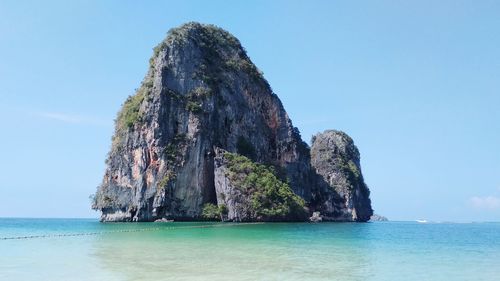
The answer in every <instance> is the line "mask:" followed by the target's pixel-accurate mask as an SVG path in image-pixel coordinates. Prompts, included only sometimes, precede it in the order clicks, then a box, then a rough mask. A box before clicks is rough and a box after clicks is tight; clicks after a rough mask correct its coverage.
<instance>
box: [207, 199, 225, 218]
mask: <svg viewBox="0 0 500 281" xmlns="http://www.w3.org/2000/svg"><path fill="white" fill-rule="evenodd" d="M226 215H227V207H226V205H224V204H221V205H219V206H217V205H215V204H212V203H207V204H205V205H203V210H202V212H201V216H202V217H203V218H204V219H206V220H221V221H224V216H226Z"/></svg>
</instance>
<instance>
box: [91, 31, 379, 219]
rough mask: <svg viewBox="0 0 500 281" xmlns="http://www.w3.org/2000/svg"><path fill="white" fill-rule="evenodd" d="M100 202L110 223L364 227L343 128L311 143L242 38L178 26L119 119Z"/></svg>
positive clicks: (362, 193)
mask: <svg viewBox="0 0 500 281" xmlns="http://www.w3.org/2000/svg"><path fill="white" fill-rule="evenodd" d="M106 165H107V166H106V172H105V175H104V179H103V181H102V184H101V185H100V186H99V187H98V189H97V192H96V194H95V196H94V200H93V205H92V207H93V208H94V209H96V210H99V211H101V213H102V215H101V220H102V221H155V220H157V219H162V218H165V219H169V220H170V219H175V220H176V221H179V220H202V219H211V220H230V221H307V220H308V218H309V217H310V216H311V215H312V214H313V213H314V212H319V213H320V214H321V219H322V220H329V221H360V222H363V221H368V220H369V219H370V216H371V215H372V213H373V211H372V208H371V201H370V198H369V194H370V192H369V190H368V187H367V186H366V184H365V183H364V180H363V176H362V174H361V167H360V163H359V152H358V149H357V148H356V146H355V145H354V142H353V141H352V139H351V138H350V137H349V136H347V135H346V134H345V133H343V132H340V131H335V130H328V131H325V132H324V133H320V134H317V135H316V136H315V137H314V138H313V141H312V146H311V147H309V146H308V145H307V144H306V143H305V142H304V141H303V140H302V139H301V136H300V133H299V130H298V129H297V128H296V127H294V126H293V125H292V121H291V120H290V119H289V118H288V115H287V113H286V111H285V110H284V108H283V105H282V103H281V101H280V100H279V98H278V96H277V95H276V94H275V93H273V91H272V90H271V87H270V86H269V84H268V83H267V81H266V80H265V79H264V77H263V75H262V73H261V72H260V71H259V70H258V69H257V67H256V66H255V65H254V64H253V63H252V62H251V60H250V59H249V57H248V56H247V54H246V52H245V50H244V49H243V47H242V46H241V45H240V42H239V41H238V39H236V38H235V37H234V36H232V35H231V34H229V33H228V32H226V31H224V30H222V29H220V28H218V27H215V26H213V25H203V24H199V23H188V24H185V25H182V26H180V27H178V28H174V29H171V30H170V31H169V33H168V36H167V38H166V39H165V40H164V41H163V42H161V43H160V44H159V45H158V46H157V47H156V48H155V49H154V54H153V56H152V58H151V59H150V67H149V70H148V72H147V74H146V76H145V78H144V80H143V82H142V85H141V87H140V88H139V89H138V90H137V92H136V94H135V95H133V96H131V97H129V98H128V99H127V100H126V101H125V103H124V104H123V107H122V109H121V110H120V112H119V113H118V117H117V119H116V124H115V133H114V136H113V140H112V146H111V151H110V152H109V155H108V158H107V160H106Z"/></svg>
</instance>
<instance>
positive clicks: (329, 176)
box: [311, 130, 373, 221]
mask: <svg viewBox="0 0 500 281" xmlns="http://www.w3.org/2000/svg"><path fill="white" fill-rule="evenodd" d="M311 165H312V167H313V168H314V169H315V170H316V173H317V174H318V176H319V179H318V180H319V184H318V186H319V187H320V188H321V190H320V192H319V194H321V196H320V197H322V200H323V203H322V205H321V204H320V207H319V210H321V213H322V214H324V216H323V218H324V219H326V218H328V217H332V218H334V220H346V221H368V220H369V219H370V216H371V215H372V214H373V210H372V208H371V201H370V191H369V189H368V187H367V185H366V184H365V182H364V180H363V175H362V173H361V165H360V157H359V151H358V148H357V147H356V146H355V145H354V142H353V140H352V139H351V138H350V137H349V136H348V135H347V134H346V133H344V132H341V131H336V130H328V131H325V132H323V133H319V134H316V135H315V136H314V137H313V138H312V146H311ZM339 197H340V198H339Z"/></svg>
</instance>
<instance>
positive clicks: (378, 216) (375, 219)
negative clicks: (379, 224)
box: [370, 214, 389, 221]
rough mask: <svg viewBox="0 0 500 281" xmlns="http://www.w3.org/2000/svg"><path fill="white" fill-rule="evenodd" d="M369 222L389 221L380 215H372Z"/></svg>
mask: <svg viewBox="0 0 500 281" xmlns="http://www.w3.org/2000/svg"><path fill="white" fill-rule="evenodd" d="M370 221H389V219H388V218H386V217H384V216H381V215H377V214H373V215H372V216H371V217H370Z"/></svg>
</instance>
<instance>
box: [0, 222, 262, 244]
mask: <svg viewBox="0 0 500 281" xmlns="http://www.w3.org/2000/svg"><path fill="white" fill-rule="evenodd" d="M255 224H263V223H262V222H251V223H224V224H212V225H210V224H209V225H190V226H169V227H148V228H138V229H120V230H110V231H97V232H82V233H59V234H41V235H27V236H10V237H0V240H22V239H36V238H54V237H76V236H94V235H104V234H111V233H127V232H143V231H157V230H176V229H188V228H215V227H228V226H244V225H255Z"/></svg>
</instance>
